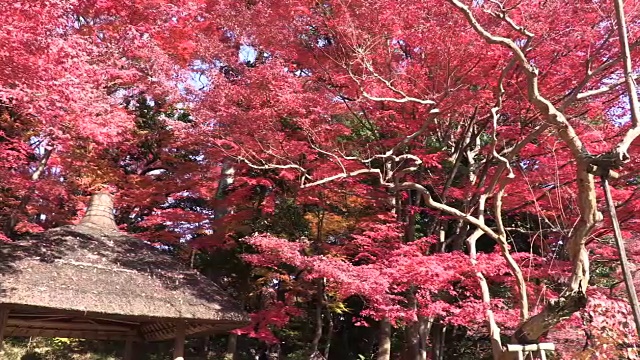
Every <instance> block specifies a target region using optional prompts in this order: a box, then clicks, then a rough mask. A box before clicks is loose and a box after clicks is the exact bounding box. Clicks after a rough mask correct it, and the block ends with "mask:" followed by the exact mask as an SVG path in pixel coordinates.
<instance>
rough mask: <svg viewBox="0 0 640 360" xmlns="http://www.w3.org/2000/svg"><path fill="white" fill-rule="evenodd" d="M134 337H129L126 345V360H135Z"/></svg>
mask: <svg viewBox="0 0 640 360" xmlns="http://www.w3.org/2000/svg"><path fill="white" fill-rule="evenodd" d="M133 342H134V339H133V337H128V338H127V340H126V342H125V343H124V357H123V359H124V360H133Z"/></svg>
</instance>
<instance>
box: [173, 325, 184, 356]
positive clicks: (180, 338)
mask: <svg viewBox="0 0 640 360" xmlns="http://www.w3.org/2000/svg"><path fill="white" fill-rule="evenodd" d="M186 330H187V324H186V323H185V322H184V321H178V322H177V323H176V333H175V337H176V339H175V342H174V345H173V360H184V340H185V337H186Z"/></svg>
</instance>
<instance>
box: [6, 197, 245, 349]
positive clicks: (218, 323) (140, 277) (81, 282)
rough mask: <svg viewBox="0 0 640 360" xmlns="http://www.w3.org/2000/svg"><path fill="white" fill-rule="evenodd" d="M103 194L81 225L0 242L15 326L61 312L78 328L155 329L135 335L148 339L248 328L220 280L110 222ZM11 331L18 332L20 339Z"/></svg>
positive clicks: (109, 213)
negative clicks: (176, 330)
mask: <svg viewBox="0 0 640 360" xmlns="http://www.w3.org/2000/svg"><path fill="white" fill-rule="evenodd" d="M103 195H104V196H108V195H105V194H102V195H99V196H98V197H96V196H94V198H93V199H92V201H93V204H92V206H91V207H90V211H89V212H88V213H87V216H86V217H85V219H84V220H83V221H82V222H81V223H80V224H79V225H76V226H63V227H60V228H56V229H52V230H48V231H46V232H44V233H42V234H39V235H38V236H34V237H31V238H30V239H28V240H23V241H16V242H14V243H10V244H6V245H0V307H5V308H7V307H8V308H10V309H13V310H12V311H11V314H15V316H13V318H14V323H15V321H17V320H16V319H18V320H20V319H21V321H22V320H25V319H27V318H29V319H32V318H33V316H41V318H42V317H44V318H46V317H49V318H51V316H53V315H59V314H66V315H69V316H70V317H69V319H67V320H65V321H74V322H76V323H77V321H78V320H77V319H76V320H72V319H71V318H77V315H83V316H88V317H91V318H92V319H93V320H92V323H96V322H100V321H103V320H104V321H108V322H110V324H111V325H113V322H114V321H115V322H117V323H121V324H136V326H133V327H145V326H146V327H147V328H149V327H154V328H155V330H153V331H151V330H149V331H148V334H140V330H139V329H138V330H136V331H137V332H138V333H137V335H139V336H142V337H143V338H146V339H151V340H153V339H158V340H159V339H165V338H170V337H171V336H172V333H171V331H167V332H165V334H164V335H161V336H160V335H158V331H159V330H161V328H163V327H164V328H167V327H170V326H165V325H162V324H175V322H176V321H178V320H186V321H187V322H188V324H190V326H191V330H189V332H190V333H196V332H203V331H208V330H212V329H215V331H217V332H220V331H228V330H231V329H234V328H237V327H240V326H243V325H245V324H247V322H248V319H247V315H246V313H244V311H242V310H241V309H240V307H239V306H238V305H237V303H236V302H235V301H233V300H232V299H231V298H230V297H229V296H228V295H227V294H226V293H225V292H224V291H222V290H221V289H220V288H219V287H218V286H217V285H216V284H215V283H213V282H212V281H210V280H209V279H207V278H205V277H204V276H202V275H200V274H198V273H197V272H195V271H192V270H190V269H188V268H186V267H185V266H183V265H182V264H181V263H180V262H178V261H177V260H176V259H174V258H173V257H172V256H170V255H168V254H166V253H164V252H163V251H161V250H159V249H156V248H155V247H153V246H151V245H149V244H147V243H145V242H143V241H141V240H138V239H135V238H133V237H130V236H126V235H124V234H122V233H120V232H119V231H118V230H117V228H115V223H113V219H112V215H111V214H112V212H111V209H110V206H109V205H110V203H109V202H110V201H111V200H110V197H109V198H108V199H107V198H104V197H102V198H100V197H101V196H103ZM105 203H106V205H105ZM100 204H101V205H102V208H101V207H100ZM34 314H35V315H34ZM20 316H22V317H20ZM30 316H31V317H30ZM99 319H102V320H99ZM11 323H12V316H11V315H10V317H9V332H8V334H7V335H12V333H11V329H12V327H11ZM18 323H20V321H18ZM154 324H155V326H154ZM25 326H26V325H25ZM171 326H173V325H171ZM40 327H42V326H40ZM68 327H69V326H67V328H68ZM14 328H15V333H14V335H23V334H22V332H20V331H19V329H18V326H14ZM130 328H132V327H131V326H130ZM129 330H131V329H129ZM150 334H151V335H153V336H151V335H150ZM85 335H86V334H85ZM67 337H74V336H67ZM85 337H88V336H85ZM92 337H94V338H96V336H93V335H92ZM97 338H101V337H100V336H97Z"/></svg>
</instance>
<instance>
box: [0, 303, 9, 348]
mask: <svg viewBox="0 0 640 360" xmlns="http://www.w3.org/2000/svg"><path fill="white" fill-rule="evenodd" d="M7 320H9V310H8V309H3V308H0V353H2V343H3V341H4V333H5V329H6V328H7Z"/></svg>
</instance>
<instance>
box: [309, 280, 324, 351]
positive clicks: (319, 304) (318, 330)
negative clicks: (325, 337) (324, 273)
mask: <svg viewBox="0 0 640 360" xmlns="http://www.w3.org/2000/svg"><path fill="white" fill-rule="evenodd" d="M321 281H322V280H321V279H320V282H319V283H318V285H317V293H316V309H315V332H314V334H313V340H312V341H311V348H310V349H309V353H310V357H313V356H315V354H316V353H317V352H318V348H319V346H320V340H321V339H322V308H323V303H324V297H323V294H324V286H322V282H321Z"/></svg>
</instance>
